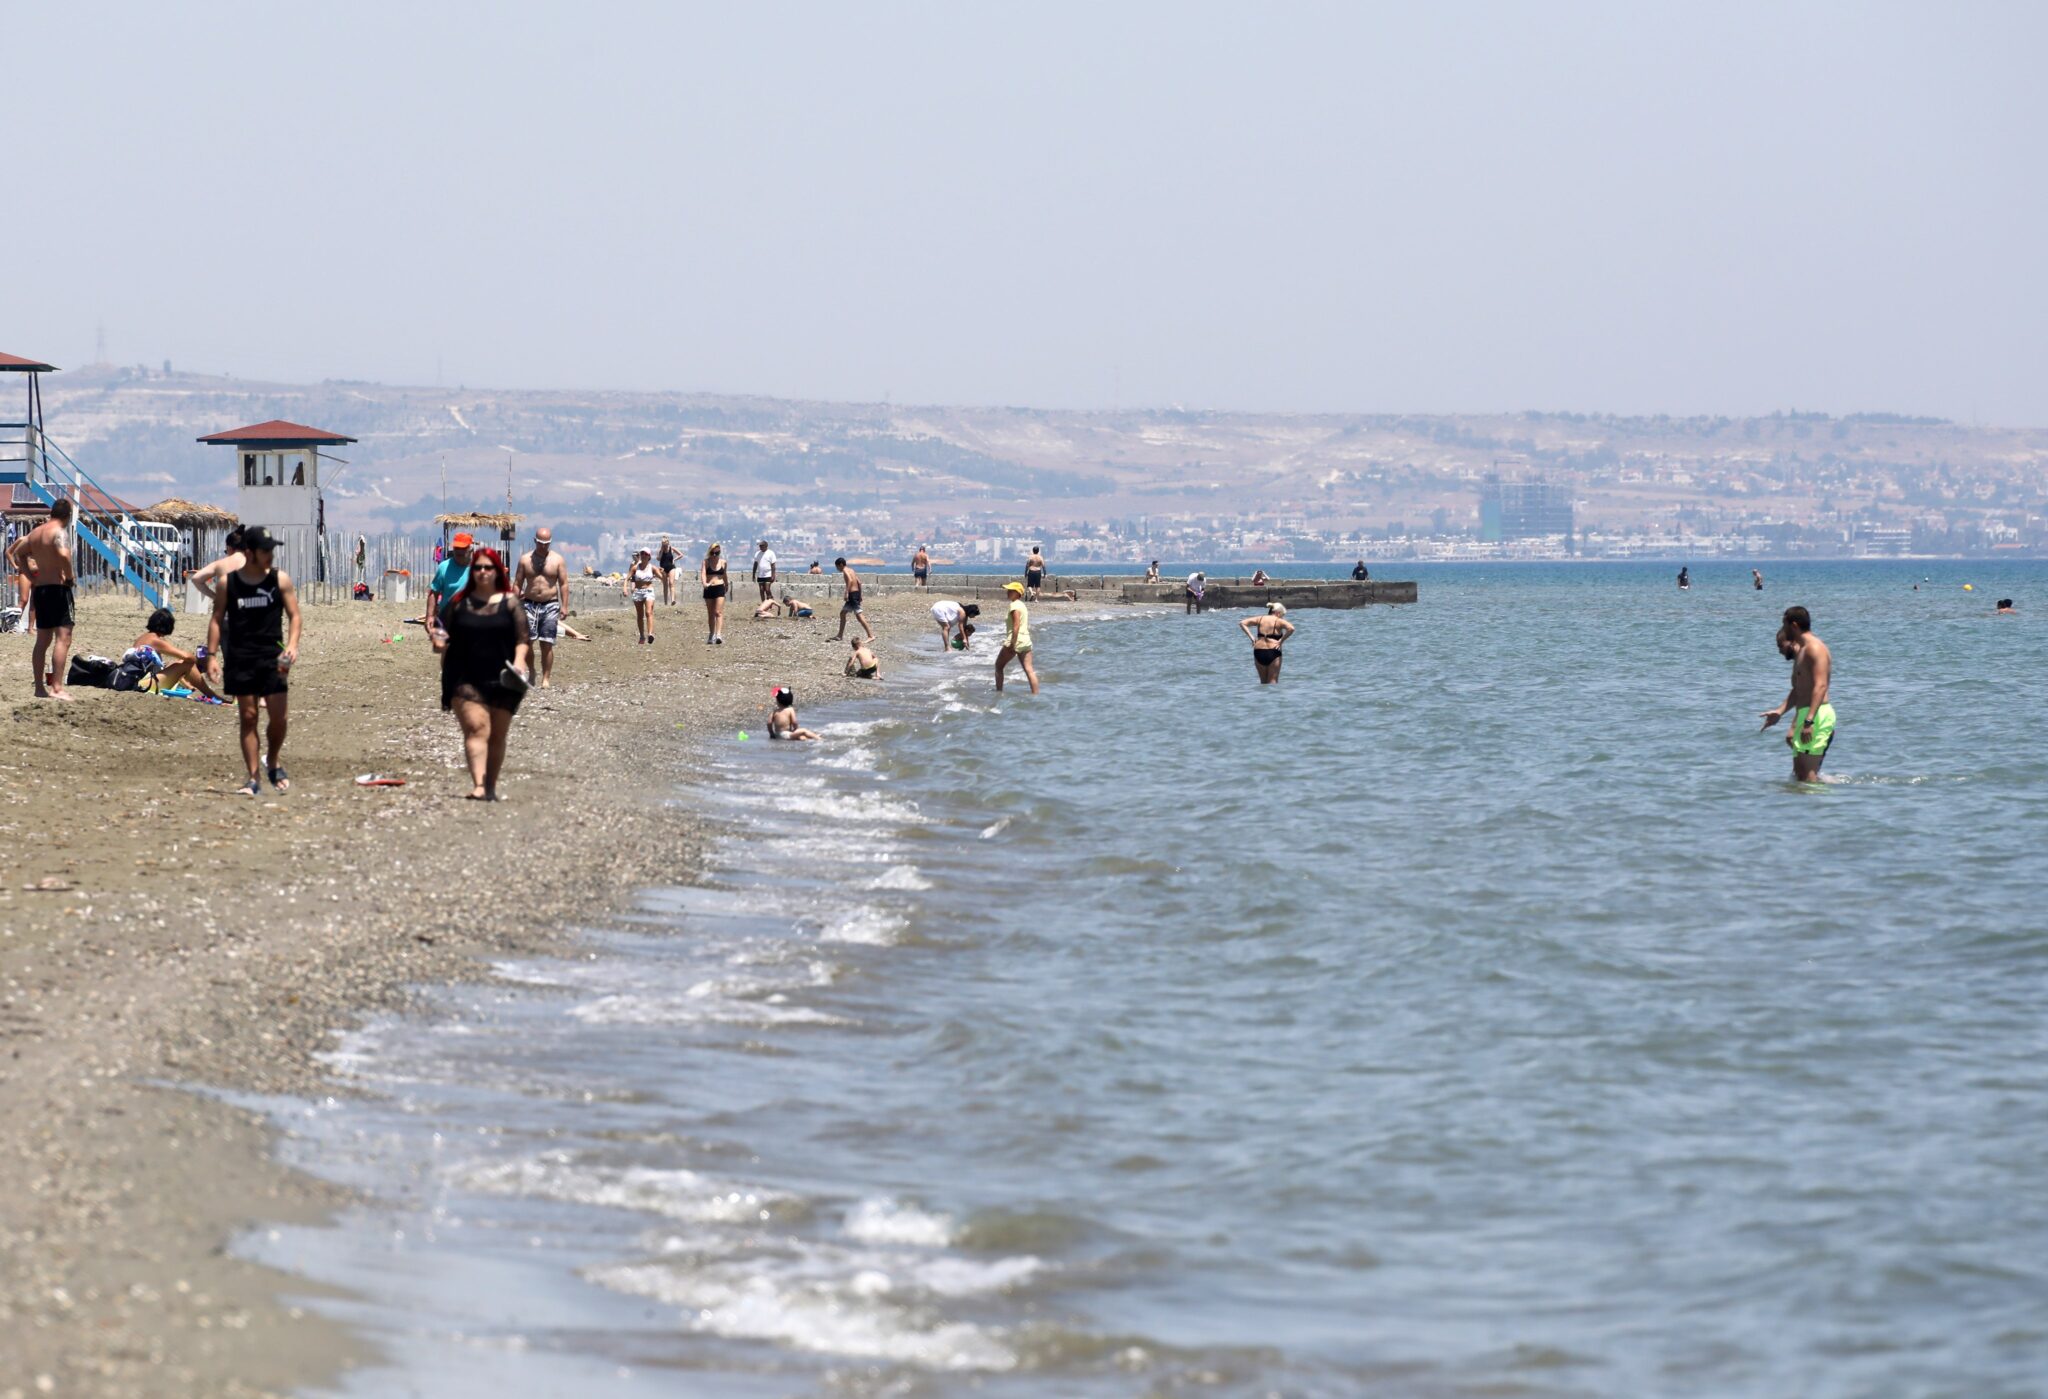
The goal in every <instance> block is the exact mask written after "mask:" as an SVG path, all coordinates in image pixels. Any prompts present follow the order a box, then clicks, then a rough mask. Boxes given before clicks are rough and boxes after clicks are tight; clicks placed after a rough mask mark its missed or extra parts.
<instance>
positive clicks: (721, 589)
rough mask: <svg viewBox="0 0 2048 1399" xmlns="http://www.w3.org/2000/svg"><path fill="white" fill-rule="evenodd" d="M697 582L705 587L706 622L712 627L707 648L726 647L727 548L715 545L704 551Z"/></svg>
mask: <svg viewBox="0 0 2048 1399" xmlns="http://www.w3.org/2000/svg"><path fill="white" fill-rule="evenodd" d="M697 581H698V582H700V583H702V584H703V585H704V620H705V621H706V622H708V623H709V624H710V626H711V630H710V632H709V633H708V634H707V635H706V636H705V638H704V644H705V645H706V646H723V645H725V584H726V572H725V546H724V545H722V544H714V545H712V546H711V547H710V548H709V549H706V550H705V551H704V562H703V563H702V564H700V565H699V566H698V568H697Z"/></svg>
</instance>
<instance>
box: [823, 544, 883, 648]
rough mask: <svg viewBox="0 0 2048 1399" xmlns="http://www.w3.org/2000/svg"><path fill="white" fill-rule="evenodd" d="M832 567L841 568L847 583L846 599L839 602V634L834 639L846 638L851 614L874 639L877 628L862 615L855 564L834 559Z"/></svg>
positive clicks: (870, 637)
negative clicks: (847, 620) (847, 623)
mask: <svg viewBox="0 0 2048 1399" xmlns="http://www.w3.org/2000/svg"><path fill="white" fill-rule="evenodd" d="M832 567H834V568H836V569H838V570H839V576H840V578H841V579H843V580H844V581H845V584H846V599H845V601H843V602H841V603H840V604H839V635H838V636H835V637H833V638H832V639H833V640H834V641H844V640H846V619H847V618H848V617H849V616H851V617H852V618H853V620H854V621H856V622H859V623H860V629H861V630H862V631H864V632H866V633H867V634H868V640H870V641H873V640H874V639H875V629H874V628H873V627H871V626H869V625H868V619H867V618H866V617H864V616H862V615H861V610H860V599H861V590H860V575H859V574H858V573H855V572H854V571H853V566H852V565H851V564H849V563H847V561H846V560H845V559H843V558H840V559H834V560H832Z"/></svg>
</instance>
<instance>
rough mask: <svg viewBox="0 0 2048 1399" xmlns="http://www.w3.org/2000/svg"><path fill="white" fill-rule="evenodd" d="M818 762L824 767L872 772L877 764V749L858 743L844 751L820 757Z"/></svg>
mask: <svg viewBox="0 0 2048 1399" xmlns="http://www.w3.org/2000/svg"><path fill="white" fill-rule="evenodd" d="M818 762H819V765H820V766H822V767H828V768H846V769H850V770H852V771H857V772H871V771H873V769H874V766H875V750H874V749H872V748H867V747H864V746H862V745H861V744H858V743H856V744H854V745H853V747H851V748H849V749H847V750H846V751H845V752H844V753H835V754H833V755H832V756H831V757H829V758H820V759H819V760H818Z"/></svg>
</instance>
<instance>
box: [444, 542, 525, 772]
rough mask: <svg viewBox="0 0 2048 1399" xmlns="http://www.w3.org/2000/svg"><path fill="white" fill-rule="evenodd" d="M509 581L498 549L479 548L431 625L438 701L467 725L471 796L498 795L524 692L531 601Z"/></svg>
mask: <svg viewBox="0 0 2048 1399" xmlns="http://www.w3.org/2000/svg"><path fill="white" fill-rule="evenodd" d="M505 588H506V584H505V563H504V560H503V559H501V558H499V556H498V551H497V550H496V549H479V550H477V551H476V553H474V554H473V555H471V556H470V560H469V583H468V586H466V587H465V588H463V590H462V591H461V592H460V593H458V594H456V596H455V598H454V600H453V601H452V602H449V603H448V604H446V605H445V606H444V607H442V609H441V613H440V615H439V616H438V617H436V618H435V619H434V624H433V626H432V628H431V629H430V630H429V631H428V633H427V639H428V640H429V641H430V642H432V643H433V647H434V650H435V652H436V653H437V654H438V655H439V656H440V657H441V708H443V709H444V710H449V711H452V712H453V713H454V715H455V722H456V723H458V724H460V725H461V726H462V749H463V753H464V755H465V756H466V757H467V758H468V759H469V780H470V784H471V787H470V793H469V799H470V800H471V801H486V802H494V801H496V800H497V799H498V774H499V773H500V772H501V771H503V769H504V767H505V740H506V738H507V737H508V736H509V735H510V734H511V732H512V716H513V715H514V714H516V713H517V712H518V711H519V702H520V701H521V700H522V699H525V698H526V648H527V631H526V609H525V608H524V607H522V606H520V605H519V599H518V598H517V597H516V596H514V595H513V594H512V593H509V592H507V591H506V590H505Z"/></svg>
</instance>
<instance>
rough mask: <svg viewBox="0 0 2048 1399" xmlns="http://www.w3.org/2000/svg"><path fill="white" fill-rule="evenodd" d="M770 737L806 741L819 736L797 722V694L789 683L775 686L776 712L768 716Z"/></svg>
mask: <svg viewBox="0 0 2048 1399" xmlns="http://www.w3.org/2000/svg"><path fill="white" fill-rule="evenodd" d="M768 737H770V738H791V739H802V740H803V741H805V742H810V741H811V740H813V739H815V738H817V735H816V734H814V733H812V732H811V731H810V730H809V729H807V728H805V727H804V726H803V725H802V724H800V723H798V722H797V717H796V695H795V694H794V693H793V692H792V691H791V690H790V688H789V686H787V685H777V686H776V687H775V712H774V713H773V714H771V715H769V716H768Z"/></svg>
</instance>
